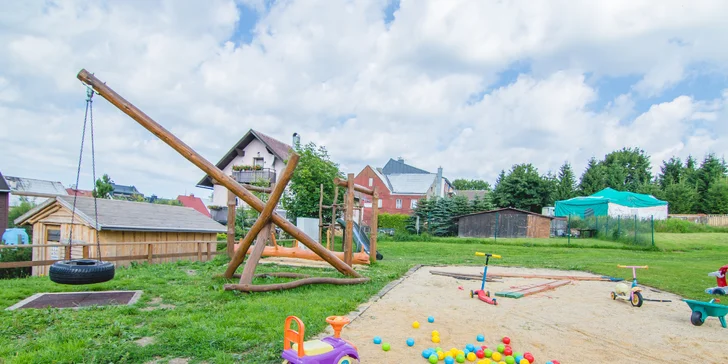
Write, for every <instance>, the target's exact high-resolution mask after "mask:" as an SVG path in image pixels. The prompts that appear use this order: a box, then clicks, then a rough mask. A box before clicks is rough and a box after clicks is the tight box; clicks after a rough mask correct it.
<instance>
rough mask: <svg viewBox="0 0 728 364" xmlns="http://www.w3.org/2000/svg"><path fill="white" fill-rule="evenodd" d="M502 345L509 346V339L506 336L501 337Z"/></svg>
mask: <svg viewBox="0 0 728 364" xmlns="http://www.w3.org/2000/svg"><path fill="white" fill-rule="evenodd" d="M503 343H504V344H510V343H511V338H509V337H508V336H504V337H503Z"/></svg>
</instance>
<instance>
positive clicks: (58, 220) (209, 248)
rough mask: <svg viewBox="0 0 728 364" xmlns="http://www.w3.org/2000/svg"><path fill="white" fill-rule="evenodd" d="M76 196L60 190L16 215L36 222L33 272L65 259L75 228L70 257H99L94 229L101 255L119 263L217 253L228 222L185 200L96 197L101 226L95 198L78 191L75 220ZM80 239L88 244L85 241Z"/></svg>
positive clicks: (197, 257)
mask: <svg viewBox="0 0 728 364" xmlns="http://www.w3.org/2000/svg"><path fill="white" fill-rule="evenodd" d="M73 199H74V196H56V197H55V198H52V199H48V200H47V201H46V202H44V203H42V204H40V205H38V206H36V207H35V208H33V209H32V210H30V211H28V212H27V213H26V214H24V215H23V216H20V217H19V218H17V219H16V220H15V223H16V224H17V225H24V224H29V225H32V226H33V244H34V245H36V244H37V245H45V244H50V245H57V246H51V247H47V246H41V247H33V248H32V249H33V261H34V265H35V266H34V267H33V275H44V274H47V272H48V266H49V265H50V264H52V263H53V262H55V261H57V260H61V259H66V257H67V254H68V253H67V248H63V246H64V245H68V242H69V237H70V233H71V229H73V237H72V238H73V240H72V243H73V244H79V245H75V246H72V249H71V250H72V251H71V252H70V254H71V258H72V259H78V258H82V257H88V258H92V259H98V253H97V249H96V246H95V244H96V234H99V241H100V244H101V249H100V250H101V259H102V260H105V261H115V262H116V264H117V266H125V265H129V264H130V263H131V262H132V261H148V262H151V263H159V262H169V261H174V260H179V259H180V258H185V259H192V260H203V257H207V258H208V259H209V258H210V257H212V255H214V254H215V251H216V246H217V244H216V241H217V234H218V233H224V232H225V231H226V228H225V226H223V225H221V224H219V223H217V222H216V221H214V220H212V219H211V218H209V217H207V216H205V215H203V214H201V213H200V212H198V211H197V210H195V209H192V208H189V207H182V206H172V205H163V204H153V203H148V202H133V201H123V200H111V199H97V200H96V202H97V206H98V231H97V230H96V228H95V227H96V226H97V223H96V222H95V221H94V199H93V198H89V197H81V196H78V197H76V199H77V201H76V213H75V215H76V216H75V218H74V222H73V225H71V217H72V211H73ZM80 244H90V246H81V245H80Z"/></svg>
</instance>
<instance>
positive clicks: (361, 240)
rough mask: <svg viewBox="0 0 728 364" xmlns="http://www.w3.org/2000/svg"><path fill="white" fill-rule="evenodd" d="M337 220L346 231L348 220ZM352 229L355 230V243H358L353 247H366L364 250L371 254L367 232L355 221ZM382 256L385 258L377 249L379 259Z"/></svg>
mask: <svg viewBox="0 0 728 364" xmlns="http://www.w3.org/2000/svg"><path fill="white" fill-rule="evenodd" d="M336 222H338V223H339V225H341V227H342V228H343V229H344V231H346V221H344V219H337V220H336ZM352 230H353V231H354V244H356V246H355V247H353V248H354V251H360V250H361V248H362V247H364V252H366V253H367V254H371V253H370V252H369V239H367V236H366V234H364V232H363V231H361V228H360V227H359V224H357V223H356V222H354V226H353V229H352ZM382 258H384V256H382V254H381V253H380V252H379V251H377V260H382Z"/></svg>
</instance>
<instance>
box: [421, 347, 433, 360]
mask: <svg viewBox="0 0 728 364" xmlns="http://www.w3.org/2000/svg"><path fill="white" fill-rule="evenodd" d="M430 355H432V350H430V349H425V350H422V357H423V358H425V359H428V358H429V357H430Z"/></svg>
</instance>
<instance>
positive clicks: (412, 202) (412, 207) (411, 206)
mask: <svg viewBox="0 0 728 364" xmlns="http://www.w3.org/2000/svg"><path fill="white" fill-rule="evenodd" d="M416 207H417V200H411V201H410V209H414V208H416Z"/></svg>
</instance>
